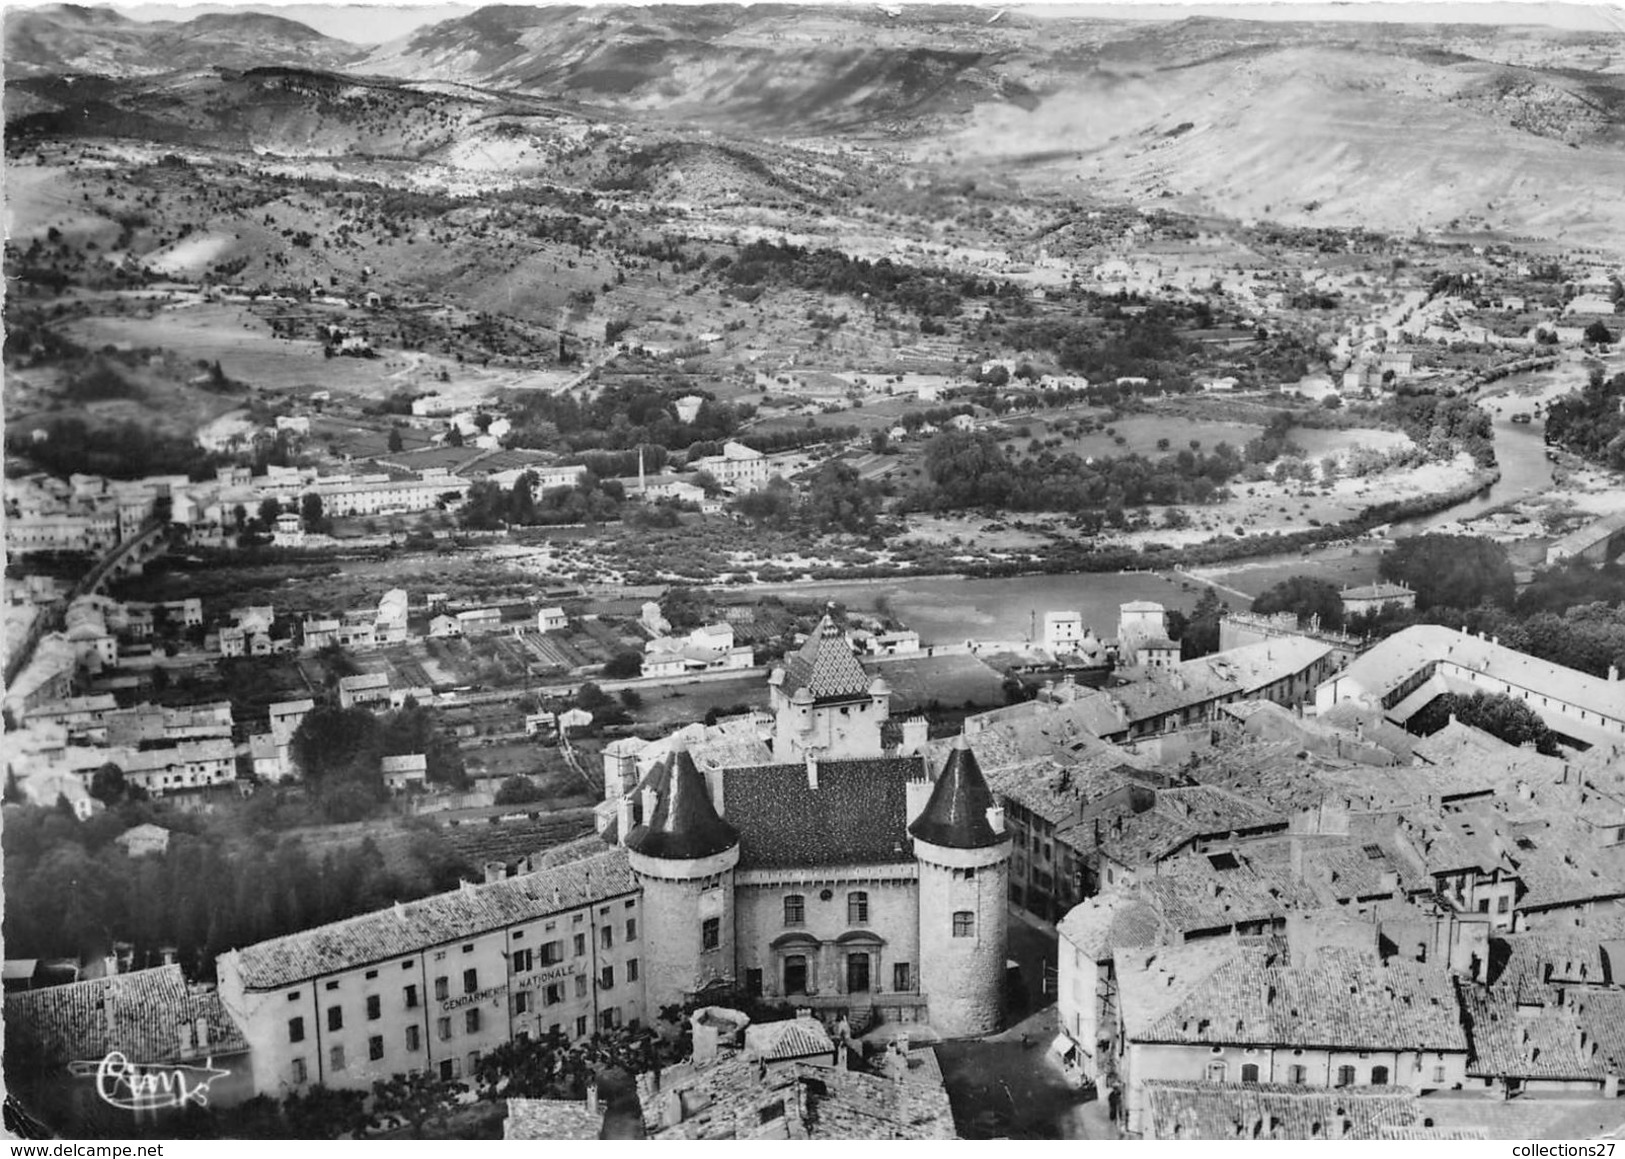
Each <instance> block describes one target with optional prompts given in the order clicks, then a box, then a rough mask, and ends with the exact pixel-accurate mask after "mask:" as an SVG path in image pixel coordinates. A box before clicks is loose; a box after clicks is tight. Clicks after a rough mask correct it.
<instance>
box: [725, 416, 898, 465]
mask: <svg viewBox="0 0 1625 1159" xmlns="http://www.w3.org/2000/svg"><path fill="white" fill-rule="evenodd" d="M904 418H905V419H906V418H907V416H906V415H905V416H904ZM807 422H808V423H812V419H808V420H807ZM862 433H863V432H862V429H861V428H859V427H857V426H855V425H846V426H828V427H825V426H818V425H816V424H815V425H811V426H806V427H803V428H801V429H800V430H785V431H751V432H750V433H749V434H745V435H741V436H739V438H738V439H736V440H734V441H735V442H739V443H743V444H744V445H745V446H747V447H749V448H750V449H751V450H753V451H760V452H761V453H762V454H764V455H771V454H772V453H773V452H775V451H795V450H800V449H801V448H802V447H810V446H812V445H814V444H815V443H846V442H850V441H851V440H853V439H855V438H857V437H858V436H859V435H860V434H862Z"/></svg>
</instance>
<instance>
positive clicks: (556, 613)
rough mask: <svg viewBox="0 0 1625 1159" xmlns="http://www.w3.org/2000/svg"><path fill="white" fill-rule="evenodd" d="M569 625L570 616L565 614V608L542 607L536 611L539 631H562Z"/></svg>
mask: <svg viewBox="0 0 1625 1159" xmlns="http://www.w3.org/2000/svg"><path fill="white" fill-rule="evenodd" d="M569 626H570V617H568V616H566V615H565V614H564V609H563V608H556V607H554V608H540V609H538V610H537V612H536V630H537V631H538V632H562V631H564V629H565V628H568V627H569Z"/></svg>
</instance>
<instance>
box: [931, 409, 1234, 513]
mask: <svg viewBox="0 0 1625 1159" xmlns="http://www.w3.org/2000/svg"><path fill="white" fill-rule="evenodd" d="M1244 466H1245V464H1244V462H1243V460H1242V456H1241V455H1240V454H1239V453H1238V452H1237V451H1236V450H1235V448H1233V447H1231V446H1230V445H1229V444H1228V443H1220V444H1218V445H1217V446H1216V447H1214V449H1213V451H1212V453H1204V452H1201V451H1199V450H1195V449H1190V448H1186V449H1183V450H1180V451H1179V452H1177V453H1176V454H1172V455H1166V456H1164V457H1162V458H1160V459H1155V460H1152V459H1147V458H1145V457H1143V456H1141V455H1137V454H1131V455H1124V456H1121V457H1119V458H1110V457H1105V458H1098V459H1095V460H1093V461H1092V462H1091V461H1087V460H1085V459H1082V458H1080V457H1079V456H1077V455H1075V454H1070V453H1069V454H1065V455H1056V454H1054V453H1053V452H1052V451H1050V450H1048V449H1044V450H1042V451H1040V452H1039V453H1038V454H1036V455H1033V456H1030V457H1028V458H1025V459H1022V460H1020V461H1012V460H1011V459H1010V458H1009V457H1008V456H1007V455H1006V454H1005V452H1004V450H1003V448H1001V447H1000V446H999V443H998V441H997V440H996V439H995V438H994V437H993V436H992V435H990V434H988V433H986V432H982V431H975V432H972V431H944V432H942V433H941V434H939V435H937V436H935V437H934V438H933V439H932V440H931V442H930V443H929V444H928V445H927V447H926V453H925V469H926V476H927V479H928V482H927V483H926V484H925V485H923V486H922V487H920V488H919V489H918V490H917V491H916V492H915V493H914V494H913V495H912V496H909V497H908V498H907V499H906V500H905V505H907V506H909V507H916V508H926V509H939V510H941V509H947V510H954V509H959V508H965V507H992V508H999V509H1003V510H1013V511H1079V510H1085V509H1097V510H1103V511H1105V512H1106V513H1107V518H1108V521H1110V522H1113V523H1117V522H1120V521H1121V520H1122V518H1123V514H1122V513H1123V510H1124V509H1125V508H1127V507H1138V506H1141V505H1143V504H1159V505H1168V504H1202V503H1208V502H1212V501H1213V500H1215V499H1219V498H1223V496H1224V492H1223V490H1222V488H1223V485H1224V483H1226V482H1227V481H1228V480H1230V479H1231V478H1233V477H1235V476H1236V475H1237V474H1239V473H1240V472H1241V471H1242V469H1243V467H1244Z"/></svg>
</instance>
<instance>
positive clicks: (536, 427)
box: [506, 355, 754, 451]
mask: <svg viewBox="0 0 1625 1159" xmlns="http://www.w3.org/2000/svg"><path fill="white" fill-rule="evenodd" d="M623 363H625V364H626V365H622V364H623ZM614 369H615V371H616V372H617V373H620V374H625V375H628V376H629V377H627V378H625V379H622V380H619V381H613V382H609V383H607V384H606V385H605V386H603V387H602V388H601V389H599V390H598V391H597V392H596V393H595V394H594V395H593V396H592V397H591V398H589V399H585V400H583V399H581V398H578V397H577V396H576V395H574V394H571V393H568V392H563V393H559V394H545V393H542V392H540V391H533V392H529V393H527V394H526V396H525V397H524V398H523V399H522V400H521V401H520V402H519V403H518V405H517V406H516V407H515V408H514V409H513V410H512V411H510V413H509V419H510V420H511V421H512V423H513V430H512V431H511V432H510V434H509V435H508V437H507V439H506V442H507V444H508V445H509V446H513V447H552V446H555V445H556V444H557V443H559V442H563V443H564V445H565V446H567V447H569V448H570V450H572V451H587V450H598V449H606V448H607V449H609V450H624V449H629V448H636V447H638V446H639V445H642V444H654V445H656V446H661V447H666V448H669V449H671V450H681V449H683V448H684V447H687V446H689V445H691V444H693V443H699V442H709V441H719V440H722V439H727V438H731V437H732V436H733V434H734V432H735V431H737V430H738V429H739V424H740V422H741V421H742V419H743V418H744V417H746V415H745V414H743V413H742V412H741V410H740V409H739V408H738V407H736V406H734V405H732V404H730V403H725V402H717V401H716V400H715V399H712V398H706V399H705V401H704V402H702V403H701V404H700V407H699V410H698V412H697V413H696V414H695V416H694V421H693V422H687V423H685V422H681V421H679V419H678V418H677V411H676V408H675V406H674V405H673V404H674V403H675V402H676V400H677V399H679V398H681V397H683V396H684V395H688V394H693V393H695V391H694V390H693V389H691V387H690V386H689V385H688V384H687V383H685V382H683V381H682V380H681V379H680V378H678V377H677V376H676V375H671V376H669V377H670V378H672V379H673V382H672V383H671V384H668V385H661V384H660V383H659V382H658V381H656V380H654V375H655V374H657V373H658V372H659V371H661V370H662V369H664V368H663V367H662V366H660V364H658V363H650V364H648V365H644V364H643V362H641V361H639V360H637V359H636V358H634V357H633V356H630V355H623V356H622V357H621V359H620V360H619V361H618V362H617V364H616V366H615V368H614ZM633 375H635V377H631V376H633ZM752 413H754V412H752Z"/></svg>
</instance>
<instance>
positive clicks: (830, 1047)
mask: <svg viewBox="0 0 1625 1159" xmlns="http://www.w3.org/2000/svg"><path fill="white" fill-rule="evenodd" d="M834 1050H835V1044H834V1043H833V1042H832V1041H830V1037H829V1031H827V1030H825V1029H824V1024H823V1023H822V1022H820V1021H818V1019H816V1018H787V1019H784V1020H783V1021H781V1022H761V1023H756V1024H754V1025H751V1026H747V1027H746V1028H745V1053H746V1054H748V1055H750V1056H751V1057H752V1058H765V1059H766V1060H767V1061H768V1062H779V1061H781V1060H783V1059H787V1058H807V1057H809V1056H811V1055H819V1054H821V1055H825V1056H826V1057H827V1056H829V1055H830V1054H831V1053H832V1052H833V1051H834Z"/></svg>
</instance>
